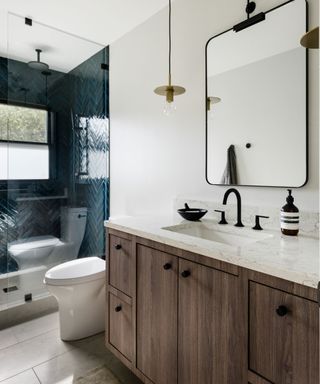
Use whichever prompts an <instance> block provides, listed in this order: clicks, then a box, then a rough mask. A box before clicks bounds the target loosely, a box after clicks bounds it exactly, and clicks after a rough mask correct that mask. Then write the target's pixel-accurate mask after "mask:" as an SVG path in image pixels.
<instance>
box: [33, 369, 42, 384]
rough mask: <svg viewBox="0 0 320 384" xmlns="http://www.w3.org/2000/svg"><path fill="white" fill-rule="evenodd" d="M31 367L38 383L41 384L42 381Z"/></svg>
mask: <svg viewBox="0 0 320 384" xmlns="http://www.w3.org/2000/svg"><path fill="white" fill-rule="evenodd" d="M33 368H34V367H32V372H33V373H34V374H35V376H36V378H37V379H38V381H39V384H42V383H41V380H40V379H39V376H38V375H37V372H36V371H35V370H34V369H33Z"/></svg>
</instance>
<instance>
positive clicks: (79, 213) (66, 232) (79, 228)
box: [61, 207, 88, 248]
mask: <svg viewBox="0 0 320 384" xmlns="http://www.w3.org/2000/svg"><path fill="white" fill-rule="evenodd" d="M87 212H88V209H87V208H85V207H82V208H70V207H62V208H61V238H62V240H63V241H65V242H67V243H73V244H74V245H76V246H78V247H79V248H80V245H81V243H82V240H83V236H84V232H85V230H86V224H87Z"/></svg>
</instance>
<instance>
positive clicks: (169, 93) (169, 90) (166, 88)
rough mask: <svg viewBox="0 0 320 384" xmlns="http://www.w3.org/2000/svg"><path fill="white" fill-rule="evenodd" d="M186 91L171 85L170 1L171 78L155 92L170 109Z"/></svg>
mask: <svg viewBox="0 0 320 384" xmlns="http://www.w3.org/2000/svg"><path fill="white" fill-rule="evenodd" d="M185 91H186V90H185V88H183V87H180V86H178V85H172V84H171V0H169V78H168V85H161V86H160V87H157V88H156V89H155V90H154V92H155V93H156V94H157V95H160V96H165V97H166V103H167V106H168V107H169V109H170V107H171V104H172V103H173V102H174V97H175V96H178V95H182V94H183V93H185ZM165 113H167V112H166V110H165ZM167 114H168V113H167Z"/></svg>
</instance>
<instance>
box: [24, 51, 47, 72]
mask: <svg viewBox="0 0 320 384" xmlns="http://www.w3.org/2000/svg"><path fill="white" fill-rule="evenodd" d="M36 52H37V61H29V63H28V65H29V67H30V68H33V69H37V70H38V71H46V70H48V69H49V65H48V64H46V63H42V62H41V61H40V53H41V52H42V51H41V49H36Z"/></svg>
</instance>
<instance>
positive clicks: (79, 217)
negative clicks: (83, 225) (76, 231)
mask: <svg viewBox="0 0 320 384" xmlns="http://www.w3.org/2000/svg"><path fill="white" fill-rule="evenodd" d="M82 217H87V215H80V213H79V215H78V219H81V218H82Z"/></svg>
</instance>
